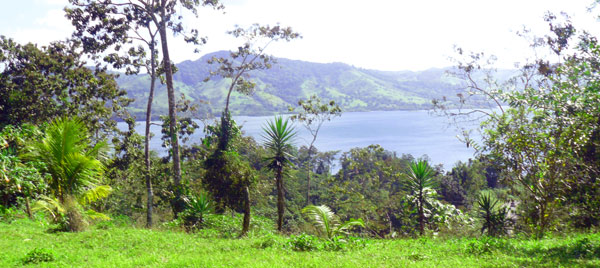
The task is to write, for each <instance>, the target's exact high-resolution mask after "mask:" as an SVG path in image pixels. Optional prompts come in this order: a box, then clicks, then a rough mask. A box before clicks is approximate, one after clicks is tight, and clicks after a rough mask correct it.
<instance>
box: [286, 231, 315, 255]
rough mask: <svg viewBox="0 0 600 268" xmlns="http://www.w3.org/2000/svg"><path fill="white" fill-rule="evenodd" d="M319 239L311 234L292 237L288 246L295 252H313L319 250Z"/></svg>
mask: <svg viewBox="0 0 600 268" xmlns="http://www.w3.org/2000/svg"><path fill="white" fill-rule="evenodd" d="M319 244H320V241H319V238H318V237H316V236H313V235H309V234H301V235H291V236H290V239H289V240H288V242H287V246H288V247H289V248H291V249H292V250H294V251H313V250H316V249H318V248H319Z"/></svg>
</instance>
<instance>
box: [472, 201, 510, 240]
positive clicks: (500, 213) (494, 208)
mask: <svg viewBox="0 0 600 268" xmlns="http://www.w3.org/2000/svg"><path fill="white" fill-rule="evenodd" d="M477 204H478V206H479V217H480V218H481V219H482V220H483V226H482V227H481V233H483V232H485V231H487V235H489V236H500V235H504V234H506V233H507V232H508V226H509V223H510V219H509V218H508V208H507V207H506V206H504V205H503V204H502V203H501V202H500V200H498V199H496V197H495V196H494V195H492V193H491V192H487V193H486V192H483V193H481V194H480V195H479V199H478V200H477Z"/></svg>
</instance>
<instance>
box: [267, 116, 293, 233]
mask: <svg viewBox="0 0 600 268" xmlns="http://www.w3.org/2000/svg"><path fill="white" fill-rule="evenodd" d="M288 123H289V122H288V119H286V120H285V121H284V120H283V117H281V116H279V117H275V120H274V121H270V122H267V126H266V127H263V130H264V132H265V133H264V135H263V138H264V139H265V147H266V148H267V150H269V152H270V153H271V156H270V157H267V158H266V159H265V160H267V161H268V164H267V168H268V169H270V170H272V171H273V172H275V183H276V185H277V230H278V231H281V230H282V226H283V213H284V209H285V200H284V198H283V170H284V168H285V167H286V166H287V165H290V164H291V162H290V159H291V157H292V156H291V154H290V151H291V149H292V142H293V139H294V138H295V137H296V134H297V132H296V131H295V129H294V127H293V126H292V125H289V124H288Z"/></svg>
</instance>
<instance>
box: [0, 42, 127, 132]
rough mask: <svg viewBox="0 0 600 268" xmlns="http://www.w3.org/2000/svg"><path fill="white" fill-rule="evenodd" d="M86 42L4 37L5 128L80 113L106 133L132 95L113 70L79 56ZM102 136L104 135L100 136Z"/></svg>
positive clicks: (0, 76)
mask: <svg viewBox="0 0 600 268" xmlns="http://www.w3.org/2000/svg"><path fill="white" fill-rule="evenodd" d="M80 47H81V44H80V43H79V42H76V41H72V40H71V41H64V42H53V43H51V44H50V45H48V46H43V47H41V48H38V47H37V46H36V45H34V44H31V43H29V44H26V45H21V44H18V43H16V42H14V41H13V40H12V39H7V38H5V37H0V88H1V90H0V111H1V112H0V129H1V128H2V127H4V126H6V125H8V124H11V125H14V126H19V125H21V124H23V123H32V124H40V123H43V122H49V121H51V120H52V119H55V118H61V117H64V116H78V117H80V118H81V119H82V121H83V122H85V124H86V125H87V126H88V128H89V129H90V131H92V132H94V133H96V134H98V135H100V136H102V135H106V134H107V132H109V131H111V130H112V128H114V127H115V125H116V122H115V121H114V120H112V119H113V117H115V115H118V114H119V113H120V112H122V111H123V107H125V106H127V105H128V104H129V102H130V101H131V100H129V99H128V98H126V94H127V93H126V92H125V91H124V90H121V89H119V88H118V86H117V83H116V82H115V80H114V75H112V74H109V73H107V72H105V71H103V70H100V69H95V70H92V69H90V68H88V67H86V66H85V62H83V61H81V60H80V57H81V53H80V52H78V50H79V49H80ZM99 138H102V137H99Z"/></svg>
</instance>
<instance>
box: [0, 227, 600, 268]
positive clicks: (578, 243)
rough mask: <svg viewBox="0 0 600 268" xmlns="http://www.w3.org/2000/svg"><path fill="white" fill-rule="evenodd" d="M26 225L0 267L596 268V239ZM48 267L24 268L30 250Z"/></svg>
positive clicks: (4, 247)
mask: <svg viewBox="0 0 600 268" xmlns="http://www.w3.org/2000/svg"><path fill="white" fill-rule="evenodd" d="M47 229H48V226H44V225H43V224H41V223H37V222H32V221H29V220H25V219H19V220H16V221H14V222H12V223H10V224H8V223H3V222H0V267H16V266H19V267H20V266H26V267H33V266H39V267H406V266H410V267H532V266H534V267H539V266H543V267H560V266H562V267H573V266H580V267H600V256H599V255H600V235H599V234H572V235H568V236H565V237H552V238H547V239H544V240H541V241H535V240H518V239H507V240H493V239H492V240H485V239H479V240H476V239H467V238H463V239H440V238H421V239H396V240H368V241H366V243H365V245H364V246H361V247H359V248H352V249H346V250H342V251H323V250H321V251H311V252H298V251H294V250H292V249H290V248H289V247H286V246H285V244H286V241H287V240H288V239H287V238H286V237H275V238H274V241H275V243H274V245H273V246H271V247H267V248H264V249H262V248H260V247H258V246H257V245H258V244H260V242H261V241H264V240H265V238H263V237H259V236H254V237H252V236H251V237H250V238H243V239H220V238H206V237H202V236H201V235H200V234H186V233H183V232H176V231H162V230H145V229H136V228H132V227H108V228H106V229H99V228H97V227H91V228H90V230H89V231H86V232H82V233H48V232H46V230H47ZM36 248H37V249H41V250H43V251H45V252H49V253H50V254H52V255H53V257H54V260H53V261H50V262H42V263H39V264H28V265H24V264H23V261H22V260H23V259H24V258H25V256H26V255H27V254H28V253H30V252H31V251H32V250H34V249H36Z"/></svg>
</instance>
